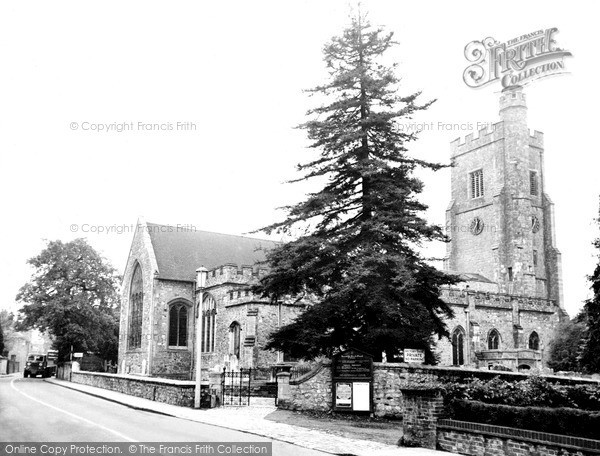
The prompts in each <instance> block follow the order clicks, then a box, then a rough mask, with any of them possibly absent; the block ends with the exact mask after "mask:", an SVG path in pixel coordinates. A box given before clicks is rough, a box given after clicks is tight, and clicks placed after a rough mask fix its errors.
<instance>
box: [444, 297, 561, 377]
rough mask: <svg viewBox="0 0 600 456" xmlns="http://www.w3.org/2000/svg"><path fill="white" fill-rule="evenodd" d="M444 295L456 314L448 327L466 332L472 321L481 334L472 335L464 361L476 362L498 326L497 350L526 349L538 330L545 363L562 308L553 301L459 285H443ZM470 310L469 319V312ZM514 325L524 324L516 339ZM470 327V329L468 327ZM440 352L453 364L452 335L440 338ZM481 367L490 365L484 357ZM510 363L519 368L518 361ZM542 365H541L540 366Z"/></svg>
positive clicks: (447, 323)
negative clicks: (469, 355) (465, 287)
mask: <svg viewBox="0 0 600 456" xmlns="http://www.w3.org/2000/svg"><path fill="white" fill-rule="evenodd" d="M442 299H443V300H444V301H446V302H447V303H449V304H450V305H451V307H452V309H453V310H454V317H453V318H451V319H448V320H446V325H447V326H448V330H449V332H450V333H452V332H453V331H454V330H455V329H456V328H459V327H460V328H462V329H463V330H464V331H465V332H466V333H469V332H471V333H472V328H469V327H470V326H471V325H472V324H477V326H478V331H479V334H478V337H476V338H475V337H472V339H471V341H470V343H471V347H470V348H471V355H472V356H471V359H470V360H468V359H467V350H466V347H465V363H466V364H469V361H470V363H471V365H472V366H477V364H478V361H477V359H476V356H475V353H476V352H481V351H486V350H488V335H489V334H490V332H491V331H492V329H495V330H497V331H498V332H499V334H500V344H499V350H498V351H503V350H504V351H505V350H515V349H517V348H518V349H527V348H528V341H529V336H530V335H531V333H532V332H533V331H535V332H537V334H538V336H539V340H540V350H538V356H539V357H540V358H541V359H542V366H545V363H546V357H547V353H548V351H547V350H544V348H547V347H548V345H549V342H550V341H551V340H552V338H553V337H554V330H555V329H556V327H557V325H558V323H559V321H560V312H561V310H560V308H559V307H558V306H557V305H556V304H555V303H554V301H551V300H548V299H543V298H536V297H525V296H517V295H509V294H504V293H484V292H476V291H466V290H460V289H457V288H456V289H455V288H452V289H444V290H443V292H442ZM465 311H468V312H469V322H470V323H468V322H467V314H466V312H465ZM515 325H517V326H520V327H521V328H522V330H521V332H520V337H519V338H518V339H515ZM469 329H471V331H469ZM437 353H438V354H439V355H440V363H441V364H442V365H447V366H449V365H452V345H451V343H450V340H449V339H442V340H440V341H439V342H438V346H437ZM482 363H483V364H481V363H480V364H481V366H480V367H484V368H485V367H487V365H486V362H485V361H482ZM510 367H512V368H514V369H516V368H517V367H518V366H517V365H514V366H513V365H511V366H510ZM540 367H541V366H540Z"/></svg>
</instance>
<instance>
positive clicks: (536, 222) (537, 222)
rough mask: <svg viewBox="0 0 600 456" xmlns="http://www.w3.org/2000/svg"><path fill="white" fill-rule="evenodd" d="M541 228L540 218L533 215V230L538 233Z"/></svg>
mask: <svg viewBox="0 0 600 456" xmlns="http://www.w3.org/2000/svg"><path fill="white" fill-rule="evenodd" d="M539 230H540V220H539V219H538V218H537V217H536V216H535V215H532V216H531V231H532V232H533V233H537V232H538V231H539Z"/></svg>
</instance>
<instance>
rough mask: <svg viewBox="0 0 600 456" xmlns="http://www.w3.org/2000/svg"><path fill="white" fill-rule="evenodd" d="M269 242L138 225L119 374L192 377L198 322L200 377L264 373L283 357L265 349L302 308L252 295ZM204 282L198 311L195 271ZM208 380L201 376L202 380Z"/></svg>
mask: <svg viewBox="0 0 600 456" xmlns="http://www.w3.org/2000/svg"><path fill="white" fill-rule="evenodd" d="M273 246H274V243H273V242H272V241H265V240H259V239H253V238H248V237H243V236H231V235H227V234H219V233H211V232H206V231H198V230H195V229H190V228H188V227H185V226H169V225H158V224H154V223H146V222H145V221H143V220H140V221H138V224H137V229H136V232H135V235H134V238H133V242H132V245H131V249H130V252H129V258H128V261H127V266H126V268H125V273H124V275H123V286H122V295H121V321H120V331H119V373H135V374H141V375H149V376H156V377H167V378H179V379H191V378H193V373H194V360H195V350H196V347H197V344H196V340H195V335H196V332H195V322H196V321H197V317H198V315H200V316H201V318H202V319H203V329H204V332H203V334H202V340H201V345H202V347H201V350H202V366H203V371H204V370H205V369H206V371H210V370H213V371H221V370H222V369H223V368H224V367H225V368H228V369H237V368H240V367H244V368H254V369H268V368H269V367H270V366H271V365H272V364H275V363H277V362H283V361H284V360H285V356H284V355H283V354H282V353H276V352H271V351H265V350H262V349H261V347H262V346H264V344H265V341H266V340H267V336H268V334H269V333H270V332H272V331H273V330H274V329H275V328H277V327H279V326H281V325H285V324H287V323H289V322H290V321H291V320H292V319H293V318H295V316H296V315H298V313H299V312H300V311H301V310H302V308H303V307H304V303H303V302H296V301H292V300H288V301H285V302H279V303H271V302H269V301H268V300H264V299H260V298H259V297H258V296H255V295H254V294H253V293H252V291H251V290H250V287H251V285H253V284H255V283H256V282H257V280H258V278H259V277H260V276H261V274H264V272H265V271H264V270H263V269H260V268H258V267H256V266H255V264H256V263H258V262H260V261H262V260H264V258H265V250H268V249H269V248H272V247H273ZM200 266H204V267H205V268H207V269H208V277H207V282H206V286H205V289H204V290H203V293H202V296H203V299H202V300H203V302H202V305H200V302H199V293H198V291H199V290H198V288H197V286H196V269H197V268H199V267H200ZM203 377H206V375H203Z"/></svg>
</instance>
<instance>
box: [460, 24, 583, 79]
mask: <svg viewBox="0 0 600 456" xmlns="http://www.w3.org/2000/svg"><path fill="white" fill-rule="evenodd" d="M556 33H558V29H557V28H555V27H554V28H549V29H546V30H537V31H535V32H531V33H527V34H525V35H522V36H519V37H517V38H513V39H512V40H509V41H506V42H505V43H500V42H499V41H496V40H495V39H494V38H492V37H488V38H485V39H484V40H481V41H471V42H470V43H469V44H467V45H466V46H465V57H466V59H467V60H468V61H469V62H471V64H470V65H469V66H468V67H467V68H466V69H465V71H464V73H463V80H464V81H465V84H467V85H468V86H469V87H473V88H479V87H484V86H487V85H489V84H492V83H494V82H496V81H500V83H501V84H502V87H509V86H513V85H525V84H528V83H530V82H532V81H534V80H536V79H541V78H545V77H548V76H554V75H558V74H564V73H566V72H567V71H566V70H565V62H564V59H565V58H566V57H571V56H572V54H571V53H570V52H569V51H566V50H564V49H561V48H559V47H558V46H557V43H556V40H555V39H554V38H555V35H556Z"/></svg>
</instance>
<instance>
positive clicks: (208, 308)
mask: <svg viewBox="0 0 600 456" xmlns="http://www.w3.org/2000/svg"><path fill="white" fill-rule="evenodd" d="M203 301H204V302H203V303H202V351H203V352H213V351H215V328H216V321H217V302H216V301H215V298H213V296H212V295H210V294H205V295H204V300H203Z"/></svg>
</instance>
